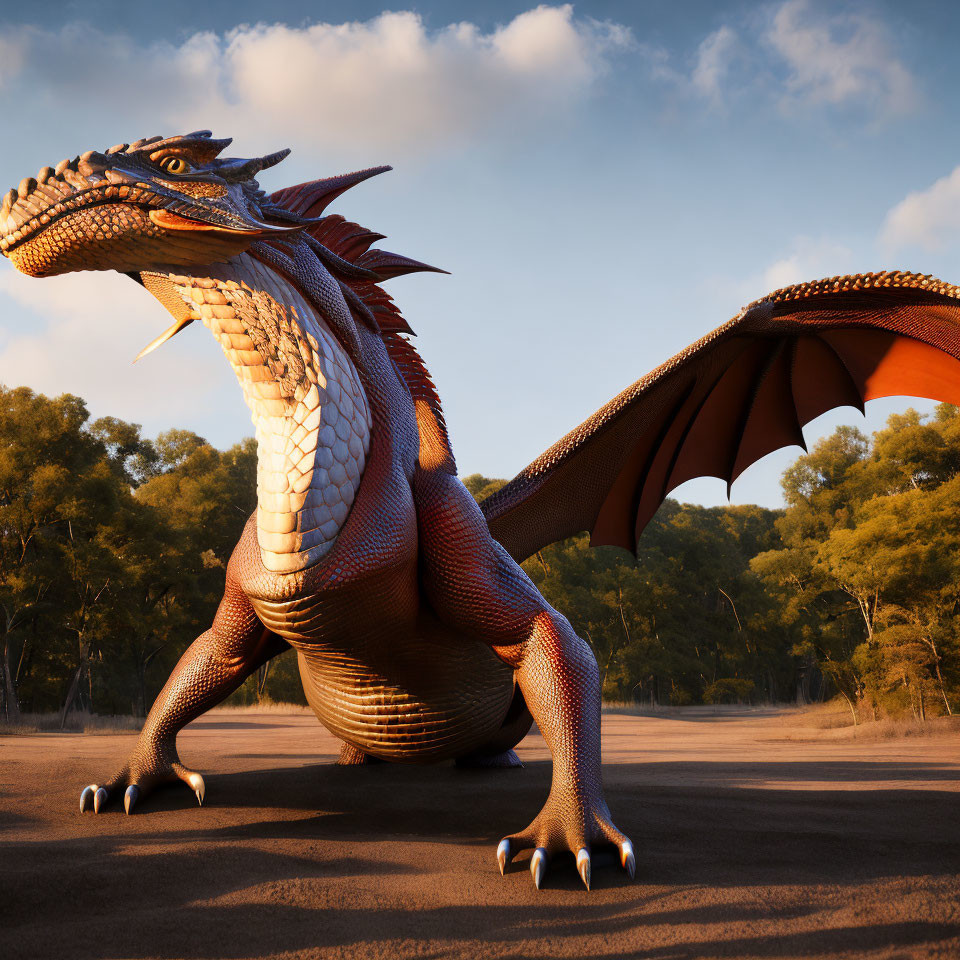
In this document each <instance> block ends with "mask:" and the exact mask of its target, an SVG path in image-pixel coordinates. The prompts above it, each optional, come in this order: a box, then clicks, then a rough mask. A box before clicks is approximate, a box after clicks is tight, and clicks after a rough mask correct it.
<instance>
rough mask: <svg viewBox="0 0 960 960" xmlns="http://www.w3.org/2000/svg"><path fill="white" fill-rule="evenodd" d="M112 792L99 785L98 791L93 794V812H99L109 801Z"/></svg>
mask: <svg viewBox="0 0 960 960" xmlns="http://www.w3.org/2000/svg"><path fill="white" fill-rule="evenodd" d="M109 796H110V794H108V793H107V791H106V790H105V789H104V788H103V787H97V792H96V793H95V794H94V795H93V812H94V813H99V812H100V808H101V807H102V806H103V805H104V804H105V803H106V802H107V797H109Z"/></svg>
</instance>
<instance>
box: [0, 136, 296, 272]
mask: <svg viewBox="0 0 960 960" xmlns="http://www.w3.org/2000/svg"><path fill="white" fill-rule="evenodd" d="M230 142H231V141H230V140H214V139H212V137H211V133H210V131H208V130H201V131H197V132H195V133H190V134H186V135H184V136H177V137H170V138H167V139H160V138H159V137H151V138H149V139H147V140H138V141H136V142H135V143H132V144H119V145H117V146H115V147H111V148H110V149H109V150H107V151H106V152H105V153H100V152H98V151H96V150H90V151H88V152H87V153H84V154H82V155H81V156H79V157H76V158H75V159H74V160H72V161H67V160H64V161H61V162H60V163H59V164H58V165H57V166H56V168H53V169H52V168H50V167H44V168H43V169H42V170H41V171H40V172H39V173H38V174H37V176H36V177H29V178H26V179H24V180H23V181H22V182H21V183H20V186H19V187H18V188H17V189H16V190H10V191H9V192H8V193H7V194H6V196H5V197H4V198H3V205H2V207H0V253H3V254H4V256H6V257H7V258H9V259H10V260H11V261H12V263H13V264H14V266H16V267H17V269H18V270H20V271H21V272H23V273H26V274H29V275H31V276H38V277H44V276H52V275H54V274H58V273H68V272H71V271H75V270H118V271H121V272H124V273H132V272H137V273H138V272H140V271H143V270H150V269H153V268H155V267H157V266H158V265H161V264H163V265H174V266H185V265H196V264H209V263H216V262H221V261H223V260H227V259H229V258H230V257H233V256H236V255H237V254H239V253H242V252H243V251H244V250H246V249H247V248H248V247H249V246H250V245H251V244H252V243H254V242H255V241H257V240H260V239H266V238H272V237H275V236H277V235H283V234H288V233H291V232H296V231H299V230H301V229H302V224H301V223H299V222H297V218H293V217H291V218H289V220H288V221H287V222H281V223H271V222H268V221H267V220H266V219H264V214H263V211H262V210H261V208H260V203H261V201H262V200H263V199H264V195H263V194H262V193H261V192H260V190H259V187H258V185H257V182H256V180H255V179H254V177H255V176H256V174H257V173H259V172H260V171H261V170H263V169H265V168H267V167H270V166H273V165H274V164H276V163H279V162H280V161H281V160H283V159H284V157H286V156H287V154H288V153H289V150H282V151H279V152H278V153H274V154H269V155H268V156H265V157H259V158H254V159H251V160H240V159H222V160H221V159H218V155H219V154H220V152H221V151H222V150H223V149H224V148H225V147H226V146H227V145H229V143H230ZM271 217H274V218H275V213H274V212H273V211H271Z"/></svg>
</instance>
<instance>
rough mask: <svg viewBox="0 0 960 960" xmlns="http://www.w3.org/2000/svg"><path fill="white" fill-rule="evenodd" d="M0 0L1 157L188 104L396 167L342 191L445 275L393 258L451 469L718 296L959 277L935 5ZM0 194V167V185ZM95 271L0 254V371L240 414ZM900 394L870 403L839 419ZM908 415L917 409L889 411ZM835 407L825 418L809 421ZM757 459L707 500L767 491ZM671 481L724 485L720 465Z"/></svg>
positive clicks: (30, 154) (121, 287) (570, 422)
mask: <svg viewBox="0 0 960 960" xmlns="http://www.w3.org/2000/svg"><path fill="white" fill-rule="evenodd" d="M30 13H31V11H30V9H29V8H28V6H27V5H26V4H20V3H17V4H13V3H8V2H6V0H3V2H0V108H2V111H3V116H4V118H5V127H6V132H7V135H6V136H5V137H4V149H3V152H2V156H0V179H2V178H5V179H6V181H7V184H16V183H18V182H19V181H20V179H21V178H22V177H24V176H29V175H31V174H33V173H34V172H35V171H36V170H38V169H39V168H40V167H42V166H44V165H47V164H50V165H54V164H56V162H57V161H58V160H59V159H60V158H61V157H64V156H74V155H75V154H77V153H80V152H82V151H83V150H86V149H89V148H91V147H96V148H105V147H107V146H109V145H111V144H113V143H116V142H120V141H125V140H132V139H135V138H137V137H141V136H149V135H153V134H164V135H168V134H171V133H175V132H185V131H187V130H191V129H196V128H198V127H210V128H212V129H213V130H214V132H215V134H216V135H218V136H233V137H235V138H236V139H235V147H234V150H235V153H236V154H237V155H250V154H253V153H264V152H268V151H271V150H274V149H277V148H279V147H282V146H289V147H292V148H293V150H294V152H293V154H292V156H291V157H290V158H289V159H288V160H287V161H285V162H284V163H283V164H282V165H281V166H280V167H277V168H275V169H274V170H271V171H269V173H268V174H266V175H264V178H263V185H264V186H265V187H267V188H275V187H280V186H284V185H286V184H288V183H293V182H299V181H301V180H306V179H312V178H314V177H318V176H329V175H332V174H336V173H340V172H343V171H345V170H348V169H356V168H357V167H361V166H372V165H374V164H379V163H392V164H393V165H394V167H395V170H394V171H393V172H392V173H389V174H386V175H384V176H382V177H379V178H377V179H376V180H374V181H370V182H368V183H366V184H364V185H362V186H360V187H358V188H356V190H354V191H352V192H351V193H348V194H347V195H345V196H344V197H343V198H342V199H341V200H340V201H338V204H337V206H336V210H337V212H341V213H343V214H344V215H346V216H348V217H350V218H353V219H357V220H359V222H361V223H363V224H364V225H366V226H369V227H371V228H374V229H376V230H378V231H379V232H381V233H385V234H387V235H388V238H389V239H388V240H386V241H384V242H383V245H384V246H386V247H387V248H388V249H394V250H397V251H400V252H403V253H407V254H409V255H411V256H415V257H418V258H420V259H424V260H428V261H430V262H432V263H435V264H437V265H438V266H442V267H444V268H445V269H448V270H450V271H451V272H452V275H451V276H450V277H438V276H425V277H411V278H404V279H399V280H396V281H393V282H392V283H391V284H390V287H389V289H390V290H391V292H392V293H393V295H394V296H395V298H396V299H397V301H398V302H399V303H400V305H401V307H402V308H403V310H404V312H405V314H406V315H407V317H408V319H409V321H410V323H411V324H412V326H413V327H414V329H415V330H416V331H417V333H418V334H419V338H418V346H419V348H420V349H421V351H422V353H423V354H424V356H425V357H426V359H427V362H428V365H429V366H430V368H431V371H432V373H433V375H434V378H435V380H436V381H437V384H438V387H439V389H440V391H441V396H442V397H443V400H444V405H445V408H446V411H447V416H448V420H449V422H450V426H451V430H452V434H453V440H454V444H455V450H456V453H457V458H458V462H459V465H460V468H461V472H462V473H472V472H476V471H481V472H484V473H487V474H489V475H499V476H512V475H513V474H514V473H515V472H516V471H517V470H519V469H520V468H521V467H523V466H524V465H525V464H526V463H527V462H529V461H530V460H532V459H533V458H534V457H535V456H537V455H538V454H539V453H540V452H541V451H542V450H543V449H545V448H546V447H547V446H549V445H550V444H551V443H552V442H553V441H554V440H556V439H557V438H558V437H560V436H561V435H562V434H564V433H565V432H567V431H568V430H569V429H571V428H572V427H573V426H575V425H576V424H577V423H579V422H580V421H582V420H583V419H584V418H585V417H586V416H588V415H589V414H590V413H591V412H592V411H593V410H594V409H595V408H596V407H598V406H599V405H601V404H602V403H604V402H605V401H606V400H608V399H609V398H610V397H611V396H613V395H614V394H615V393H617V392H618V391H619V390H620V389H622V388H623V387H624V386H626V385H627V384H629V383H630V382H632V381H633V380H635V379H637V378H638V377H640V376H641V375H643V374H644V373H646V372H647V371H648V370H649V369H650V368H652V367H653V366H655V365H656V364H658V363H660V362H662V361H663V360H665V359H667V358H668V357H670V356H671V355H672V354H674V353H675V352H677V351H678V350H680V349H682V348H683V347H684V346H686V345H687V344H688V343H690V342H691V341H693V340H695V339H697V338H698V337H700V336H701V335H702V334H704V333H705V332H707V331H708V330H710V329H712V328H713V327H715V326H717V325H718V324H720V323H722V322H723V321H725V320H726V319H727V318H729V317H730V316H732V315H733V314H735V313H736V312H737V310H738V309H739V308H740V306H742V305H743V304H744V303H746V302H748V301H750V300H752V299H755V298H756V297H758V296H760V295H762V294H764V293H766V292H768V290H770V289H772V288H774V287H776V286H781V285H783V284H785V283H791V282H795V281H798V280H802V279H813V278H815V277H819V276H825V275H830V274H836V273H847V272H856V271H865V270H877V269H882V268H889V267H899V268H904V269H912V270H918V271H921V272H925V273H934V274H937V275H939V276H941V277H943V278H944V279H946V280H951V281H953V282H958V281H960V259H958V254H960V228H958V226H957V224H958V223H960V216H958V215H960V166H958V164H960V149H958V147H960V144H958V137H960V135H958V132H957V129H956V126H957V125H956V122H955V120H954V118H953V113H952V109H953V107H954V102H955V96H956V93H957V91H958V90H960V77H958V71H960V67H958V65H957V58H956V55H955V49H954V41H953V38H954V37H956V35H957V31H958V28H960V10H957V9H954V8H953V7H952V6H950V5H947V4H935V3H923V2H920V3H912V4H911V5H910V7H909V10H908V11H905V10H904V8H903V7H902V5H896V4H892V3H855V4H842V3H830V4H826V3H816V2H813V0H809V2H807V0H785V2H783V0H781V2H774V3H769V4H746V3H741V4H722V3H683V2H672V3H647V4H639V3H617V2H608V3H598V2H594V3H581V4H577V5H575V6H573V7H569V6H560V5H555V6H540V7H537V6H535V5H533V4H531V3H526V4H523V3H484V4H476V3H465V2H457V3H442V4H440V3H436V4H425V5H418V6H416V7H410V6H406V7H405V6H404V5H403V4H400V5H398V6H397V7H395V8H393V10H392V11H390V12H384V8H383V7H382V6H381V5H379V4H373V3H367V2H353V3H350V4H345V3H343V4H335V3H313V4H308V3H303V2H299V3H298V2H292V0H291V2H286V0H274V2H272V3H270V4H269V5H264V4H262V3H258V4H254V3H248V2H245V0H240V2H230V3H221V2H214V3H206V4H202V5H201V4H197V3H194V2H190V3H187V2H182V0H167V2H165V3H164V4H163V5H162V6H161V5H157V4H149V5H146V4H133V5H131V4H129V3H123V4H121V3H115V2H104V3H97V2H85V3H67V4H57V3H47V4H44V16H43V21H42V23H41V22H39V21H36V22H34V21H32V20H31V19H30ZM2 186H6V184H2ZM166 323H167V320H166V316H165V314H164V313H163V311H162V308H160V307H159V306H158V305H157V304H154V303H153V302H152V301H151V300H150V298H149V297H147V296H146V295H144V293H143V291H142V290H140V289H139V288H137V287H136V286H135V285H134V284H132V283H131V282H130V281H129V280H127V279H126V278H123V277H119V276H115V275H99V274H96V275H95V274H85V275H75V276H71V277H65V278H58V279H55V280H43V281H36V280H30V279H28V278H23V277H20V276H19V275H17V274H15V273H14V271H13V270H12V268H11V267H10V266H9V264H7V263H6V262H3V263H0V381H3V382H5V383H7V384H10V385H17V384H21V383H23V384H27V385H29V386H32V387H34V388H35V389H37V390H41V391H43V392H46V393H58V392H62V391H70V392H73V393H78V394H79V395H81V396H83V397H85V398H86V399H87V400H88V402H89V405H90V408H91V410H92V412H93V414H94V415H102V414H107V413H109V414H112V415H115V416H119V417H122V418H124V419H128V420H134V421H136V422H139V423H142V424H143V425H144V427H145V430H146V431H147V432H148V433H151V434H152V433H156V432H157V431H159V430H162V429H166V428H168V427H172V426H177V427H188V428H190V429H193V430H195V431H197V432H198V433H200V434H202V435H203V436H205V437H207V438H208V439H210V440H211V441H212V442H214V443H216V444H218V445H220V446H223V445H227V444H229V443H231V442H233V441H235V440H237V439H239V438H240V437H242V436H245V435H249V434H250V433H251V432H252V430H251V426H250V422H249V419H248V415H247V411H246V408H245V407H244V406H243V404H242V402H241V397H240V391H239V389H238V388H237V386H236V384H235V383H234V381H233V376H232V374H231V373H230V371H229V368H228V366H227V364H226V363H225V361H224V360H223V358H222V357H221V356H220V355H219V353H218V349H217V348H216V346H215V344H214V343H213V341H212V338H210V337H209V335H208V334H207V333H206V331H205V330H203V329H202V328H199V327H197V326H196V325H195V326H194V327H191V328H189V329H188V330H187V331H185V332H184V333H183V334H181V335H180V336H179V337H177V338H176V339H175V340H174V341H171V342H170V343H168V344H166V345H165V346H164V347H163V348H162V349H161V350H158V351H156V353H154V354H151V355H150V356H149V357H147V358H146V359H145V360H144V361H141V362H140V363H139V364H137V366H136V367H131V365H130V361H131V360H132V358H133V357H134V356H135V355H136V354H137V352H138V351H139V349H140V347H141V346H143V345H144V344H145V343H146V342H148V341H149V340H151V339H152V338H153V337H154V336H155V335H156V334H157V333H158V332H159V331H160V330H161V329H163V327H164V326H165V325H166ZM908 405H909V402H908V401H905V400H889V401H876V402H874V403H873V404H872V405H871V406H870V407H868V417H867V421H866V424H865V428H866V429H874V428H876V427H878V426H880V425H881V424H882V423H883V421H884V419H885V418H886V416H887V415H888V414H889V413H890V412H891V411H893V410H901V409H903V408H905V407H906V406H908ZM913 405H915V406H918V407H920V408H921V409H930V405H929V404H926V403H914V404H913ZM839 422H859V423H861V425H863V421H862V420H861V419H860V418H859V416H858V415H855V414H853V413H852V412H851V411H841V412H839V413H834V414H829V415H827V416H826V417H825V418H822V419H821V421H818V422H817V424H815V425H814V426H813V427H812V428H809V429H808V431H807V435H808V442H809V441H811V440H813V439H815V438H816V437H817V436H819V435H822V434H823V433H824V432H829V431H830V430H831V429H832V428H833V427H834V426H835V425H836V424H837V423H839ZM797 452H798V451H796V450H792V451H786V452H782V453H779V454H774V455H772V456H771V457H769V458H767V459H766V460H765V461H763V462H762V463H760V464H758V465H756V466H754V467H753V468H751V469H750V470H749V471H747V473H746V474H745V475H744V476H743V477H742V478H741V479H740V480H739V481H738V482H737V483H736V484H735V485H734V488H733V500H734V502H759V503H764V504H768V505H775V504H777V503H779V502H780V491H779V484H778V481H779V475H780V473H781V472H782V470H783V468H784V466H785V465H786V464H787V463H789V462H790V461H791V460H792V458H793V457H794V456H795V455H796V453H797ZM678 494H679V495H680V497H681V498H682V499H689V500H694V501H697V502H703V503H721V502H725V490H724V485H723V484H722V483H721V482H720V481H713V480H701V481H693V482H691V483H690V484H687V485H685V486H684V487H683V488H682V489H681V490H679V491H678Z"/></svg>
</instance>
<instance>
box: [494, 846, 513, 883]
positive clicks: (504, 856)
mask: <svg viewBox="0 0 960 960" xmlns="http://www.w3.org/2000/svg"><path fill="white" fill-rule="evenodd" d="M509 859H510V841H509V840H501V841H500V843H499V844H498V846H497V865H498V866H499V867H500V876H501V877H502V876H503V875H504V873H505V872H506V869H507V861H508V860H509Z"/></svg>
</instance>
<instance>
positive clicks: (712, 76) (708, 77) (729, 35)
mask: <svg viewBox="0 0 960 960" xmlns="http://www.w3.org/2000/svg"><path fill="white" fill-rule="evenodd" d="M737 44H738V39H737V34H736V33H735V32H734V31H733V30H731V29H730V27H727V26H724V27H720V29H719V30H714V32H713V33H711V34H710V35H709V36H708V37H707V38H706V39H705V40H704V41H703V42H702V43H701V44H700V46H699V47H698V48H697V60H696V64H695V66H694V68H693V73H692V74H691V76H690V82H691V83H692V84H693V87H694V89H695V90H696V91H697V92H698V93H699V94H701V95H702V96H705V97H708V98H709V99H711V100H718V99H719V98H720V95H721V93H723V85H724V81H725V80H726V79H727V74H728V72H729V70H730V64H731V61H732V59H733V56H734V54H735V53H736V49H737Z"/></svg>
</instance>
